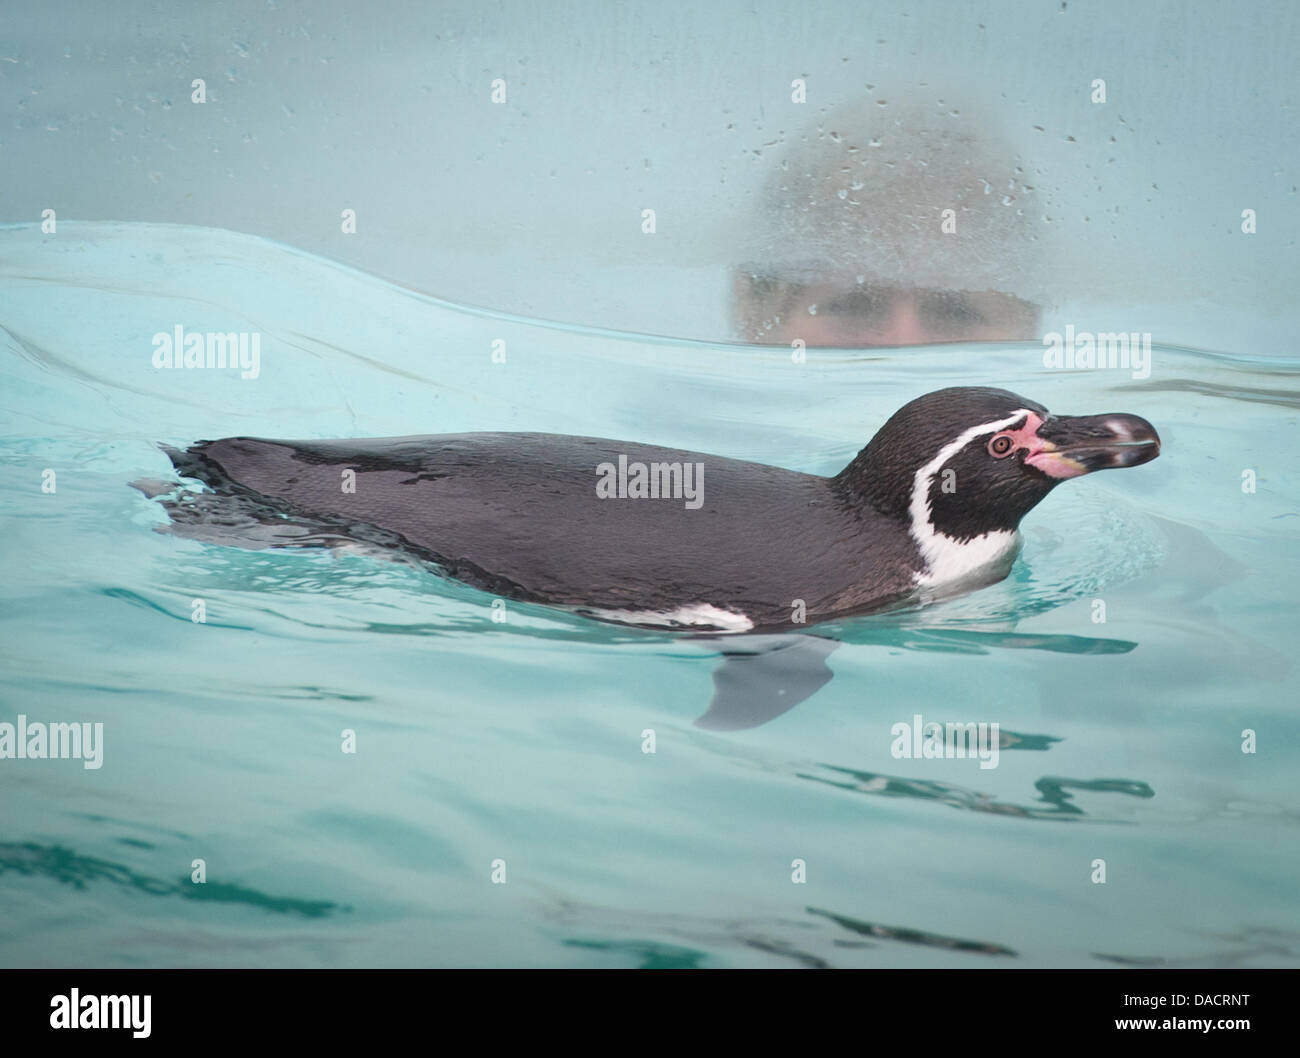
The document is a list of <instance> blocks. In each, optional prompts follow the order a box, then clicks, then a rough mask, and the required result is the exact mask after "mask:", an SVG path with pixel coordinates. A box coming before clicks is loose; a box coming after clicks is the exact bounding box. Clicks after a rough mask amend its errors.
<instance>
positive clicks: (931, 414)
mask: <svg viewBox="0 0 1300 1058" xmlns="http://www.w3.org/2000/svg"><path fill="white" fill-rule="evenodd" d="M1159 454H1160V438H1159V436H1158V435H1157V434H1156V431H1155V429H1154V428H1153V427H1152V425H1151V424H1150V423H1149V422H1147V421H1146V420H1145V419H1141V418H1138V417H1137V416H1136V415H1125V414H1119V413H1112V414H1105V415H1052V414H1051V413H1050V412H1048V410H1047V409H1046V408H1044V407H1043V406H1042V405H1041V404H1037V403H1035V402H1034V401H1032V400H1027V399H1025V398H1024V397H1021V396H1017V395H1016V394H1015V393H1011V392H1009V391H1007V390H1004V389H989V388H984V387H955V388H952V389H941V390H936V391H935V392H933V393H927V394H926V395H925V396H923V397H918V398H917V399H916V400H914V401H911V402H910V403H908V404H905V405H903V407H902V408H900V409H899V410H898V411H897V412H895V413H894V414H893V416H891V417H890V419H889V421H888V422H886V423H885V425H884V426H882V427H881V428H880V430H879V431H878V432H877V433H876V435H875V437H873V438H872V439H871V443H870V444H868V445H867V447H866V448H864V449H863V450H862V451H861V452H860V453H859V454H858V456H857V458H855V459H854V460H853V462H852V463H850V464H849V465H848V467H846V468H845V469H844V471H843V472H842V473H841V474H840V475H839V476H838V477H837V479H836V480H837V482H839V483H840V484H841V485H842V486H843V487H847V488H848V489H849V490H850V492H851V493H853V494H856V495H858V496H860V497H862V498H863V499H865V500H866V501H867V502H869V503H870V504H871V505H872V506H873V507H875V508H876V509H877V510H880V511H881V512H882V513H885V514H888V515H891V516H894V517H897V518H900V519H901V520H904V521H906V522H908V523H909V524H910V526H911V528H912V531H913V535H917V534H918V532H921V531H924V532H927V533H940V534H942V535H943V536H944V537H947V538H949V539H951V540H954V541H962V542H964V541H969V540H972V539H974V538H976V537H979V536H982V535H984V534H985V533H996V532H1008V531H1014V530H1015V529H1016V528H1017V527H1018V526H1019V524H1020V520H1021V519H1022V518H1023V517H1024V516H1025V515H1026V514H1028V513H1029V511H1030V510H1032V509H1033V508H1034V506H1036V505H1037V504H1038V503H1039V501H1041V500H1042V499H1043V497H1044V496H1046V495H1047V494H1048V493H1049V492H1051V491H1052V489H1054V488H1055V487H1056V486H1057V485H1059V484H1060V483H1061V482H1062V481H1064V480H1065V479H1066V478H1072V477H1078V476H1080V475H1082V474H1088V473H1091V472H1092V471H1094V470H1105V469H1107V468H1112V467H1131V466H1137V465H1139V464H1141V463H1147V462H1150V461H1151V460H1152V459H1155V458H1156V456H1157V455H1159Z"/></svg>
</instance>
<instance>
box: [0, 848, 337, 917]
mask: <svg viewBox="0 0 1300 1058" xmlns="http://www.w3.org/2000/svg"><path fill="white" fill-rule="evenodd" d="M6 871H13V872H15V873H16V874H21V875H24V876H26V877H30V878H50V879H53V880H54V881H56V882H59V883H60V884H62V885H69V886H71V887H72V888H74V889H85V888H86V887H87V886H88V885H90V884H91V883H92V882H106V883H108V884H109V885H116V886H120V887H122V888H124V889H134V890H137V891H138V892H142V893H147V894H149V895H150V896H179V897H180V898H181V899H182V900H199V901H204V902H209V903H219V904H246V905H248V906H250V907H255V908H257V909H258V910H260V911H269V912H271V913H272V914H277V915H301V916H303V917H304V918H325V917H327V916H329V915H333V914H337V913H339V912H341V911H350V910H351V908H349V907H346V906H344V905H342V904H336V903H334V902H333V901H332V900H301V899H298V898H297V897H289V896H272V895H271V894H269V893H263V892H260V891H258V890H256V889H249V888H247V887H246V886H242V885H235V884H233V883H230V882H212V881H209V882H205V883H203V884H202V885H196V884H194V883H192V882H191V881H190V880H189V878H188V876H186V877H182V878H180V879H176V880H168V879H165V878H153V877H150V876H149V875H146V874H140V873H139V872H137V871H133V870H132V869H131V868H130V867H127V866H126V865H124V864H121V863H113V862H112V861H111V860H101V859H98V858H96V857H94V856H82V855H79V854H78V853H76V852H74V851H72V850H71V849H69V848H65V847H63V846H62V845H40V844H37V843H36V842H33V841H24V842H0V875H3V874H4V873H5V872H6Z"/></svg>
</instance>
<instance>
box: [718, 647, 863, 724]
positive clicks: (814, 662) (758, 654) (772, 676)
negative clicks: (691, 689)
mask: <svg viewBox="0 0 1300 1058" xmlns="http://www.w3.org/2000/svg"><path fill="white" fill-rule="evenodd" d="M727 644H728V645H727V647H726V648H725V649H724V650H723V652H722V655H723V660H722V664H720V665H719V666H718V667H717V668H716V669H714V670H713V701H712V702H710V703H709V708H708V711H707V712H705V713H704V715H703V716H701V717H700V718H699V719H697V720H696V721H695V726H696V727H701V728H704V729H706V730H709V731H743V730H745V729H746V728H751V727H758V726H760V725H762V724H765V723H767V722H768V721H769V720H773V719H775V718H776V717H778V716H780V715H781V714H782V713H784V712H787V711H788V710H790V709H793V708H794V707H795V706H796V705H798V704H799V703H800V702H802V701H804V700H806V699H807V698H809V697H811V696H812V695H813V694H814V693H816V692H817V691H818V690H819V689H820V688H821V687H823V686H824V685H825V684H827V683H829V682H830V679H831V676H832V675H834V674H833V673H832V672H831V670H830V668H829V667H828V666H827V664H826V658H827V657H829V656H830V654H831V652H832V651H834V650H835V648H836V647H838V646H839V643H838V642H837V641H836V640H834V639H826V638H824V637H822V636H813V635H756V636H744V637H739V638H737V639H734V640H731V639H729V640H727Z"/></svg>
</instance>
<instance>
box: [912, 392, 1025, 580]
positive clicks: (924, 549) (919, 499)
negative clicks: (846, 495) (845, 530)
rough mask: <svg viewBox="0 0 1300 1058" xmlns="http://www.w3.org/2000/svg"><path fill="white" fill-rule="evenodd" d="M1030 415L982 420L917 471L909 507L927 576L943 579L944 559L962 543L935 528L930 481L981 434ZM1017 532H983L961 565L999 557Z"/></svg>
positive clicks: (995, 430) (1020, 412)
mask: <svg viewBox="0 0 1300 1058" xmlns="http://www.w3.org/2000/svg"><path fill="white" fill-rule="evenodd" d="M1028 415H1029V409H1028V408H1021V409H1020V410H1019V411H1017V412H1014V413H1012V414H1011V415H1009V416H1007V417H1006V418H1005V419H998V420H997V421H996V422H986V423H981V424H980V425H978V426H972V427H971V428H970V429H968V430H965V431H963V433H962V434H961V435H960V436H959V437H958V438H957V439H956V440H954V441H949V442H948V443H947V444H946V445H944V446H943V447H942V448H941V449H939V454H938V455H936V456H935V457H934V458H933V459H931V460H930V462H928V463H926V464H925V466H923V467H921V469H920V470H918V471H917V472H916V476H915V477H914V478H913V479H912V502H911V505H910V506H909V508H908V514H909V515H910V517H911V519H912V525H911V533H912V539H913V540H915V541H916V543H917V546H918V547H919V548H920V551H921V556H922V557H923V558H924V559H925V561H926V564H927V566H929V567H930V569H929V575H928V576H927V577H926V578H925V579H930V578H935V579H940V576H941V575H940V571H939V570H938V569H937V568H936V567H937V566H938V565H939V564H940V563H942V562H943V560H944V559H946V558H949V557H950V556H951V549H952V548H953V547H954V546H958V543H957V541H956V540H954V539H953V538H952V537H950V536H948V535H947V534H945V533H941V532H939V530H938V529H936V528H935V527H934V522H932V521H931V520H930V519H931V517H932V516H933V511H932V510H931V507H930V484H931V482H932V481H933V480H934V476H935V475H936V474H937V473H939V471H940V470H941V469H943V465H944V464H945V463H946V462H948V460H949V459H951V458H952V457H953V456H955V455H956V454H957V453H958V452H960V451H961V450H962V449H963V448H965V447H966V446H967V445H968V444H970V442H971V441H972V440H974V439H975V438H976V437H980V436H982V435H984V434H990V433H997V431H998V430H1003V429H1006V427H1008V426H1012V425H1014V424H1015V423H1017V422H1019V421H1020V420H1021V419H1023V418H1025V417H1026V416H1028ZM1015 535H1016V534H1015V533H1014V532H1010V533H1008V532H1003V531H999V532H996V533H994V534H992V536H990V534H989V533H983V534H982V535H980V536H977V537H975V539H973V540H971V541H969V542H968V543H967V545H965V548H963V550H965V549H966V548H969V551H968V552H967V554H966V556H965V557H964V558H963V560H962V561H961V565H962V566H963V567H966V566H971V565H972V564H979V563H980V562H982V561H984V560H985V559H986V558H987V559H991V558H993V557H995V556H996V555H997V554H998V553H1000V552H1001V551H1004V550H1005V549H1006V548H1007V547H1008V546H1009V545H1010V543H1011V542H1012V541H1014V539H1015ZM993 537H996V539H993ZM980 542H983V543H984V544H986V545H987V546H985V547H979V546H974V547H972V546H971V545H978V544H979V543H980ZM985 551H987V552H988V555H987V556H985V555H984V554H983V553H984V552H985ZM952 572H953V573H955V574H959V573H960V571H959V570H953V571H952ZM941 579H945V580H946V579H948V577H946V576H943V577H942V578H941Z"/></svg>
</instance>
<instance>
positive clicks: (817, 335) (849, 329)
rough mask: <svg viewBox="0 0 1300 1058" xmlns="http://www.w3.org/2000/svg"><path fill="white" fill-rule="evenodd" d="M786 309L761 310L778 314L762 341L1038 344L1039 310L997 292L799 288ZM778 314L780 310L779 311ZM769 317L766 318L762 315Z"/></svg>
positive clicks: (860, 344) (853, 344) (852, 344)
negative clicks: (1036, 340)
mask: <svg viewBox="0 0 1300 1058" xmlns="http://www.w3.org/2000/svg"><path fill="white" fill-rule="evenodd" d="M784 300H786V304H785V305H782V306H780V308H777V307H775V306H764V307H763V311H762V312H761V313H760V315H762V316H768V317H770V316H771V315H774V314H776V313H777V312H779V313H780V315H781V320H780V322H779V323H777V324H776V325H775V326H774V327H773V328H772V329H771V330H770V331H768V332H767V334H766V335H765V336H764V338H763V341H764V342H774V343H781V344H788V343H790V342H792V341H794V340H795V339H797V338H802V339H803V341H804V342H805V343H806V344H807V345H809V346H813V347H815V346H848V347H855V348H860V347H865V346H890V345H931V344H934V343H937V342H958V341H997V340H1002V341H1027V340H1032V339H1035V338H1037V337H1038V333H1037V329H1038V310H1037V308H1036V307H1035V306H1033V305H1031V304H1029V303H1028V302H1026V301H1023V300H1021V299H1020V298H1017V297H1015V296H1014V295H1011V294H1003V293H999V292H997V291H992V290H986V291H962V290H925V289H914V288H908V287H895V286H876V285H863V286H857V287H853V288H851V289H849V290H845V289H843V287H841V286H838V285H836V284H831V283H827V284H813V285H809V286H804V287H802V288H800V289H799V290H798V292H797V294H796V295H795V296H794V297H792V298H787V299H784ZM782 309H784V311H781V310H782ZM769 310H770V311H769Z"/></svg>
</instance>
